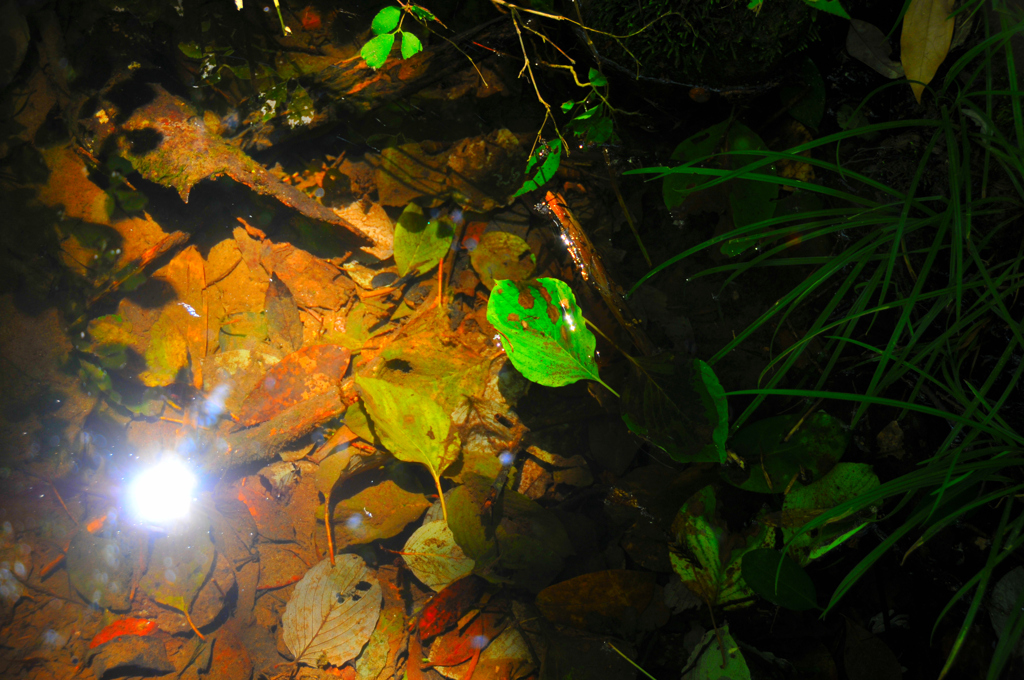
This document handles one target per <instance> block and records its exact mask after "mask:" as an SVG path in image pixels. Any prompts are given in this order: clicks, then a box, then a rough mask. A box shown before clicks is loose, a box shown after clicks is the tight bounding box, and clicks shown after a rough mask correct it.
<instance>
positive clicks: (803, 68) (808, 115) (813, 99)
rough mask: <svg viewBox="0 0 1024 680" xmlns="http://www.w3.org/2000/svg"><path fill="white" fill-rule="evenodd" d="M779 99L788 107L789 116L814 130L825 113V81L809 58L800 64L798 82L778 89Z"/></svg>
mask: <svg viewBox="0 0 1024 680" xmlns="http://www.w3.org/2000/svg"><path fill="white" fill-rule="evenodd" d="M779 98H780V99H782V103H783V105H786V106H788V107H789V115H791V116H793V118H795V119H796V120H797V121H799V122H800V123H803V124H804V125H806V126H807V127H809V128H812V129H814V130H817V129H818V126H819V125H820V124H821V117H822V115H823V114H824V113H825V81H824V80H822V78H821V73H820V72H819V71H818V67H817V66H816V65H815V64H814V61H813V60H812V59H810V58H809V57H808V58H806V59H804V60H803V61H802V62H801V63H800V71H799V77H798V82H795V83H790V84H788V85H783V86H782V87H780V88H779Z"/></svg>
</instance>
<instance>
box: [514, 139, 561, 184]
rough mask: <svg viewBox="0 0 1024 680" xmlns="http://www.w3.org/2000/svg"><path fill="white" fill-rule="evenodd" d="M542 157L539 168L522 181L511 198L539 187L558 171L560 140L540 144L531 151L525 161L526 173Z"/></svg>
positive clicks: (528, 172)
mask: <svg viewBox="0 0 1024 680" xmlns="http://www.w3.org/2000/svg"><path fill="white" fill-rule="evenodd" d="M541 159H543V162H542V163H541V166H540V169H539V170H537V173H536V174H535V175H534V176H533V177H531V178H530V179H528V180H526V181H525V182H523V186H521V187H519V191H517V192H516V193H514V194H512V198H517V197H519V196H522V195H523V194H525V193H527V192H529V191H533V190H534V189H539V188H540V187H542V186H544V185H545V184H547V183H548V181H549V180H550V179H551V178H552V177H554V176H555V173H556V172H558V167H559V166H560V165H561V164H562V140H560V139H556V140H554V141H553V142H550V143H548V144H546V145H545V146H542V147H541V148H539V149H537V150H536V151H534V152H533V155H532V156H530V160H529V161H527V162H526V173H525V174H530V171H531V170H533V168H534V166H536V165H537V163H538V162H540V161H541Z"/></svg>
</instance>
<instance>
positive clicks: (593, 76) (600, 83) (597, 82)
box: [587, 68, 608, 87]
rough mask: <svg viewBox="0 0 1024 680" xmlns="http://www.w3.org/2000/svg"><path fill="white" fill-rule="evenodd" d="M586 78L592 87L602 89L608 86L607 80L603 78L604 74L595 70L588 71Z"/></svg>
mask: <svg viewBox="0 0 1024 680" xmlns="http://www.w3.org/2000/svg"><path fill="white" fill-rule="evenodd" d="M587 78H589V79H590V84H591V85H592V86H593V87H604V86H605V85H607V84H608V79H607V78H605V77H604V74H602V73H601V72H600V71H598V70H597V69H596V68H592V69H590V71H589V72H588V73H587Z"/></svg>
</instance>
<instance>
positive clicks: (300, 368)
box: [238, 345, 351, 427]
mask: <svg viewBox="0 0 1024 680" xmlns="http://www.w3.org/2000/svg"><path fill="white" fill-rule="evenodd" d="M350 357H351V354H350V352H349V351H348V350H347V349H345V348H344V347H341V346H340V345H312V346H310V347H304V348H302V349H301V350H299V351H298V352H293V353H291V354H289V355H288V356H286V357H285V358H284V359H282V360H281V362H280V363H278V364H277V365H275V366H274V367H273V368H271V369H270V370H269V371H267V374H266V375H265V376H264V377H263V380H262V381H261V382H260V384H259V385H257V386H256V389H254V390H253V391H252V392H251V393H250V394H249V396H248V397H246V399H245V401H244V402H243V403H242V408H241V409H240V412H239V414H238V426H239V427H251V426H253V425H258V424H259V423H262V422H265V421H267V420H270V419H271V418H273V417H274V416H275V415H277V414H279V413H282V412H283V411H286V410H288V409H289V408H291V407H292V406H295V405H296V404H299V403H301V402H303V401H306V400H309V399H311V398H312V397H316V396H320V395H323V394H327V393H329V392H330V391H331V390H337V389H338V384H339V383H340V382H341V377H342V376H343V375H344V374H345V370H346V369H347V368H348V362H349V358H350Z"/></svg>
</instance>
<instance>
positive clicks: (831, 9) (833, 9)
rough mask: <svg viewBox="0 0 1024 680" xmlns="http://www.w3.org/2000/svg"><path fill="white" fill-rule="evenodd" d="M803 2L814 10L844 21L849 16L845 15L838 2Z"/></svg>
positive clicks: (823, 0)
mask: <svg viewBox="0 0 1024 680" xmlns="http://www.w3.org/2000/svg"><path fill="white" fill-rule="evenodd" d="M804 2H805V3H806V4H808V5H809V6H811V7H813V8H814V9H819V10H821V11H822V12H828V13H829V14H835V15H836V16H839V17H842V18H844V19H849V18H850V15H849V14H847V13H846V10H845V9H843V6H842V5H840V4H839V0H804Z"/></svg>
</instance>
